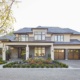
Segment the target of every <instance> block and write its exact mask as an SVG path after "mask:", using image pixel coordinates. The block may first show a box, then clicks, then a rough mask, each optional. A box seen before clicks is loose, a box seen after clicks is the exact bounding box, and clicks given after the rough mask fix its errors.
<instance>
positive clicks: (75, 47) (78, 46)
mask: <svg viewBox="0 0 80 80" xmlns="http://www.w3.org/2000/svg"><path fill="white" fill-rule="evenodd" d="M54 49H80V45H56V46H54Z"/></svg>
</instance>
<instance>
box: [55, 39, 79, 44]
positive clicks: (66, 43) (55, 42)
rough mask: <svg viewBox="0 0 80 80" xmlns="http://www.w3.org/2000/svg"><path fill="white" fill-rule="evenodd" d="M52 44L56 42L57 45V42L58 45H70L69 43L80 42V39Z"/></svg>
mask: <svg viewBox="0 0 80 80" xmlns="http://www.w3.org/2000/svg"><path fill="white" fill-rule="evenodd" d="M54 44H57V45H58V44H59V45H60V44H62V45H63V44H65V45H67V44H69V45H70V44H80V41H79V40H77V39H71V40H70V42H54Z"/></svg>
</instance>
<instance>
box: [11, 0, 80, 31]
mask: <svg viewBox="0 0 80 80" xmlns="http://www.w3.org/2000/svg"><path fill="white" fill-rule="evenodd" d="M18 1H21V2H19V3H18V4H17V5H13V8H12V10H13V14H14V17H15V18H16V22H15V24H14V30H18V29H20V28H24V27H37V26H50V27H61V28H71V29H73V30H77V31H80V0H18Z"/></svg>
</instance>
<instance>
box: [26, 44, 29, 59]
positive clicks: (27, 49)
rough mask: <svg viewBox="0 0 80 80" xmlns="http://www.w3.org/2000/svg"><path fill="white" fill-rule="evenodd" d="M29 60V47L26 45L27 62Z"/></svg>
mask: <svg viewBox="0 0 80 80" xmlns="http://www.w3.org/2000/svg"><path fill="white" fill-rule="evenodd" d="M28 58H29V46H28V45H26V60H27V59H28Z"/></svg>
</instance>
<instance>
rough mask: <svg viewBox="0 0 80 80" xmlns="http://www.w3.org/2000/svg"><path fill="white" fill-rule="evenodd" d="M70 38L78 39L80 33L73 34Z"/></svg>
mask: <svg viewBox="0 0 80 80" xmlns="http://www.w3.org/2000/svg"><path fill="white" fill-rule="evenodd" d="M70 38H71V39H78V40H80V35H71V37H70Z"/></svg>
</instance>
